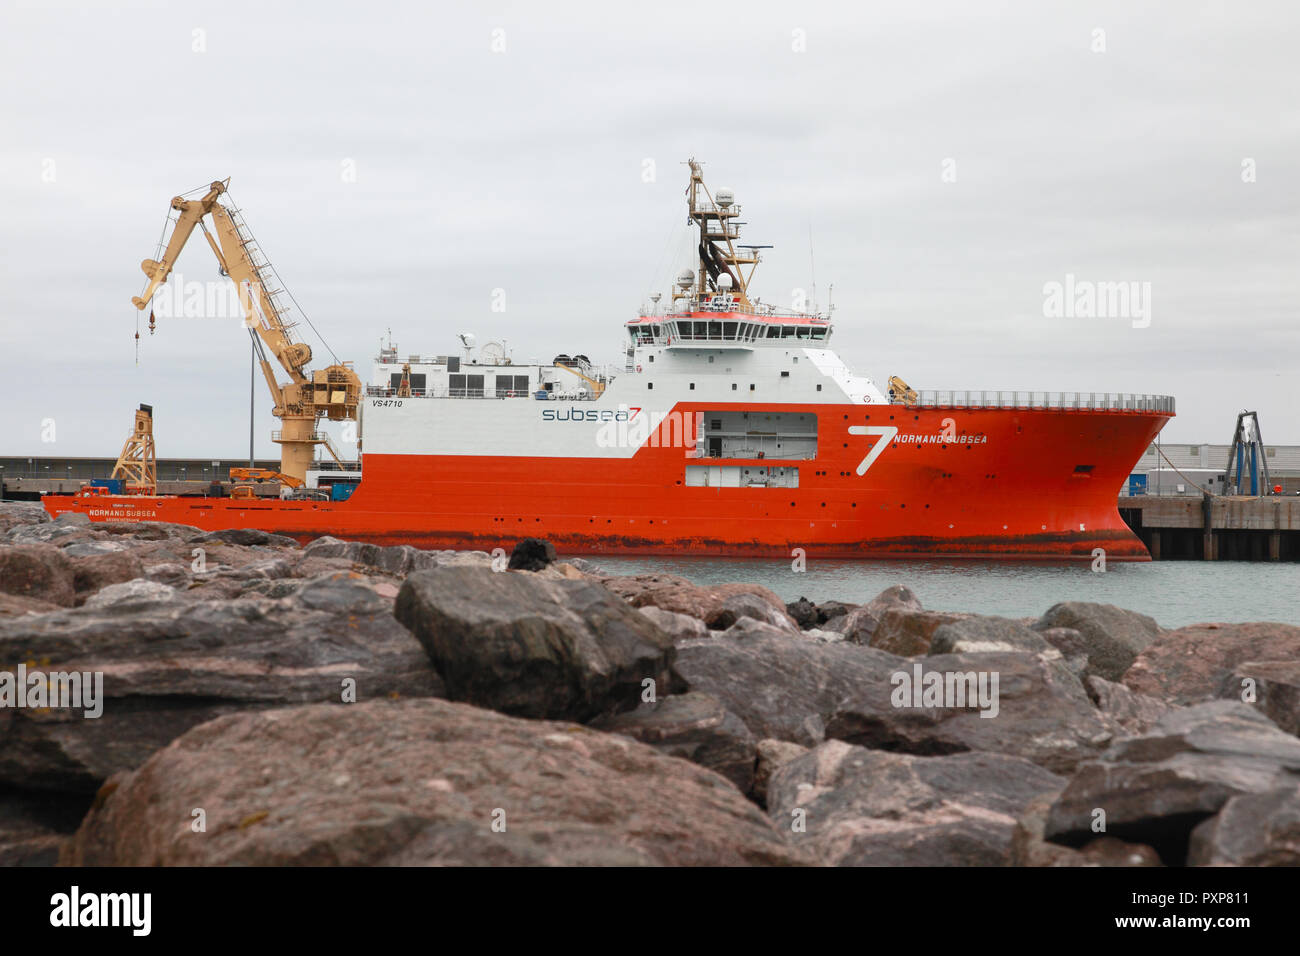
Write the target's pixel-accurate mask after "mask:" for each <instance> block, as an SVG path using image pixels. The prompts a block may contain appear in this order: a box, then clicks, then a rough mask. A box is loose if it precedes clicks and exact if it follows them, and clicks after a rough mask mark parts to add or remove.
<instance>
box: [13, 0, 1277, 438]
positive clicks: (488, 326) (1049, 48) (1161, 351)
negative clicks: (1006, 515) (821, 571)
mask: <svg viewBox="0 0 1300 956" xmlns="http://www.w3.org/2000/svg"><path fill="white" fill-rule="evenodd" d="M459 7H460V8H454V9H453V8H450V7H449V8H447V9H444V8H443V6H442V5H438V4H430V3H411V4H395V3H384V2H371V3H363V4H358V3H352V2H342V3H340V2H314V3H312V4H309V5H294V6H293V7H291V6H290V5H289V4H275V3H238V2H230V0H223V2H220V3H204V4H165V3H119V2H111V0H110V2H102V3H89V2H87V3H63V2H57V0H39V2H18V0H4V3H3V6H2V7H0V77H2V78H3V83H0V133H2V135H0V223H2V225H0V236H2V237H3V243H2V244H0V320H2V322H3V332H2V333H0V368H3V369H4V372H5V375H4V379H5V390H4V391H5V402H4V411H3V414H2V415H0V454H3V455H15V454H36V455H104V456H114V455H116V454H117V452H118V451H119V449H120V447H121V443H122V441H123V439H124V438H125V437H126V434H127V432H128V430H129V428H130V423H131V412H132V409H133V408H134V407H135V405H136V404H137V403H139V402H141V401H145V402H150V403H152V404H153V405H154V406H155V410H156V411H155V421H156V428H155V431H156V436H157V440H158V449H159V453H160V454H161V455H162V456H164V457H177V456H196V457H202V456H208V455H211V456H214V457H216V456H223V457H224V456H230V457H234V456H238V455H241V454H244V453H246V451H247V443H248V439H247V435H248V418H247V415H248V391H249V384H248V371H249V369H248V359H249V344H248V339H247V335H246V333H245V332H244V331H243V329H242V328H240V326H239V325H238V323H237V322H235V321H233V320H230V319H220V318H208V319H202V318H190V319H186V318H177V319H173V320H169V321H166V322H164V321H162V320H161V319H160V320H159V321H160V324H159V328H158V331H157V334H155V335H153V336H152V337H151V336H149V334H148V332H147V331H142V339H141V343H140V358H139V364H138V365H137V364H136V357H135V340H134V338H133V336H134V333H135V331H136V327H137V319H138V318H140V316H139V314H138V313H137V312H136V310H135V309H134V308H133V307H132V305H131V303H130V298H131V296H133V295H136V294H138V293H139V291H140V288H141V285H142V284H143V281H144V280H143V275H142V274H141V272H140V269H139V262H140V260H141V259H144V258H146V257H151V256H153V254H154V247H155V243H156V242H157V238H158V234H159V231H160V229H161V227H162V224H163V220H164V216H165V214H166V212H167V204H168V201H169V200H170V198H171V197H172V196H174V195H176V194H177V193H180V192H183V191H185V190H188V189H191V188H193V187H196V186H199V185H200V184H203V183H206V182H210V181H211V180H213V179H218V178H225V177H227V176H229V177H231V193H232V195H233V196H234V197H235V198H236V199H237V200H238V202H239V204H240V205H241V206H242V207H243V210H244V212H245V215H246V217H247V220H248V222H249V224H250V226H251V227H252V228H253V230H254V231H255V232H256V234H257V236H258V238H259V239H260V241H261V243H262V245H263V248H264V249H265V251H266V252H267V253H268V254H269V256H270V258H271V260H272V262H274V263H275V265H276V266H277V268H278V270H279V272H280V274H281V276H282V277H283V278H284V279H285V281H286V282H287V284H288V287H289V289H290V290H291V291H292V292H293V294H294V296H295V297H296V298H297V300H298V302H299V303H300V304H301V305H302V306H303V307H304V308H305V309H306V311H307V314H308V315H309V316H310V318H311V320H312V321H313V322H314V324H315V326H316V328H317V329H319V330H320V331H321V332H322V334H323V335H324V336H325V339H326V340H327V342H328V343H329V345H330V346H331V347H332V349H333V351H334V352H335V353H336V354H338V355H339V356H340V357H341V358H344V359H350V360H353V361H355V362H356V364H357V367H358V369H359V370H360V371H361V372H362V374H363V377H365V378H367V379H368V378H369V376H370V368H369V367H370V363H371V362H372V360H373V358H374V356H375V353H376V351H377V348H378V345H379V342H380V340H381V338H382V337H384V336H385V335H386V334H387V330H388V329H391V330H392V336H393V339H394V340H395V341H396V342H397V344H398V346H399V348H400V349H401V351H402V353H403V354H405V353H410V352H417V353H444V354H445V353H455V352H456V351H457V349H456V344H455V334H456V333H457V332H459V331H473V332H474V333H475V334H476V335H477V337H478V339H479V341H480V342H485V341H488V340H491V339H505V340H507V341H508V343H509V345H510V347H511V348H512V349H513V351H514V355H515V357H516V358H517V359H527V358H529V357H532V356H536V357H541V358H543V359H549V358H550V357H552V356H553V355H555V354H557V353H559V352H566V353H576V352H582V353H585V354H587V355H589V356H591V357H592V358H593V359H594V360H597V361H615V360H616V359H617V358H618V347H619V344H620V342H621V335H622V330H621V325H622V323H623V322H625V321H626V320H627V319H629V318H631V317H633V316H634V314H635V310H636V308H637V306H638V304H639V303H640V302H641V301H642V300H643V299H644V298H645V296H646V295H647V293H648V292H649V291H651V290H654V289H659V290H664V289H666V288H667V286H668V282H669V281H670V278H671V276H672V275H673V274H674V273H675V271H676V270H677V269H679V268H681V267H682V266H684V265H690V264H692V263H690V262H687V261H681V260H680V259H674V258H673V256H672V255H671V254H668V255H666V254H665V253H666V251H667V252H668V253H672V252H674V251H681V250H682V249H683V242H682V239H683V235H684V228H683V226H684V218H685V207H684V204H683V189H684V186H685V182H686V173H685V167H683V166H682V165H680V163H681V161H683V160H685V159H686V158H687V157H688V156H691V155H694V156H697V157H699V158H701V159H703V160H705V161H706V163H707V165H706V167H705V174H706V178H707V180H708V181H709V183H710V185H711V187H712V188H714V189H716V188H717V187H719V186H729V187H731V188H732V189H733V190H734V191H735V193H736V197H737V200H738V201H739V202H740V203H741V204H742V205H743V206H744V216H743V218H744V220H745V221H746V222H747V223H748V224H749V225H748V226H747V227H746V229H745V231H744V233H743V235H744V237H745V238H746V239H747V240H748V241H750V242H755V243H770V244H772V245H774V246H775V248H774V249H771V250H768V251H767V253H766V260H765V261H764V263H763V264H762V265H760V266H759V269H758V273H757V275H756V276H755V280H754V286H753V289H752V291H753V293H755V294H757V295H759V296H761V297H762V298H763V299H764V300H765V301H772V302H778V303H784V304H788V303H789V301H790V297H791V294H792V290H794V289H796V288H810V287H811V284H812V281H813V270H814V263H815V279H816V284H817V291H818V298H819V299H820V300H821V301H822V303H823V304H825V302H826V300H827V297H828V296H827V290H828V289H829V287H830V285H831V283H834V302H835V306H836V311H835V319H836V323H837V324H836V331H835V336H834V341H833V345H834V347H835V348H836V349H837V350H838V352H839V353H840V355H841V356H842V357H843V358H844V360H845V361H846V362H847V363H848V364H849V365H850V366H851V367H854V368H855V369H858V370H860V371H862V372H865V373H867V374H869V375H871V376H873V377H874V378H876V379H877V381H883V380H884V379H885V378H886V377H888V376H889V375H891V374H897V375H901V376H902V377H903V378H904V379H906V380H907V381H908V382H910V383H911V384H912V385H913V386H915V387H939V388H944V387H957V388H1004V389H1008V388H1020V389H1039V390H1084V391H1094V390H1095V391H1135V392H1156V393H1167V394H1172V395H1174V396H1176V398H1177V401H1178V412H1179V417H1178V418H1177V419H1176V420H1175V421H1174V422H1173V423H1172V424H1171V425H1170V426H1169V427H1168V428H1167V429H1166V431H1165V438H1166V440H1168V441H1180V442H1189V443H1190V442H1226V441H1227V440H1228V439H1229V438H1230V437H1231V431H1232V426H1233V423H1234V418H1235V414H1236V412H1237V411H1239V410H1240V409H1242V408H1251V409H1258V410H1259V412H1260V419H1261V424H1262V427H1263V432H1264V437H1265V438H1266V440H1268V441H1269V443H1270V444H1272V443H1300V421H1297V417H1296V414H1295V410H1296V406H1297V405H1298V404H1300V403H1297V401H1296V396H1295V392H1296V386H1297V361H1298V359H1300V325H1298V323H1297V303H1298V302H1300V280H1298V278H1297V276H1298V274H1300V273H1298V269H1300V219H1298V218H1297V212H1300V209H1298V208H1297V207H1298V205H1300V203H1298V201H1297V200H1298V198H1300V190H1298V189H1297V185H1296V177H1297V172H1298V171H1300V109H1298V107H1297V95H1298V94H1300V82H1298V80H1300V55H1298V54H1297V50H1298V49H1300V8H1297V6H1296V5H1295V4H1294V3H1285V2H1276V3H1272V2H1247V3H1218V2H1203V3H1198V2H1176V3H1175V2H1170V3H1164V4H1155V3H1135V2H1132V0H1125V2H1117V3H1072V4H1044V3H1041V2H1025V3H979V2H961V3H952V4H932V3H920V2H915V3H914V2H902V3H890V4H883V3H859V4H850V3H847V2H845V3H837V4H828V5H818V4H814V3H808V2H802V0H801V2H798V3H794V2H789V3H776V4H764V3H745V4H737V5H734V6H725V7H724V6H723V5H721V4H702V3H689V4H683V5H676V4H672V3H661V2H656V3H646V4H635V5H619V4H609V3H597V4H591V5H570V4H560V3H555V2H548V0H544V2H536V3H531V4H523V3H521V4H505V3H497V4H490V5H486V4H485V5H473V4H467V5H459ZM466 7H468V8H475V7H477V9H468V10H467V9H464V8H466ZM1049 7H1050V9H1048V8H1049ZM196 31H200V32H197V33H196ZM1099 31H1102V32H1099ZM648 170H649V171H650V172H648ZM651 172H652V173H653V175H651ZM353 173H354V175H353ZM647 179H649V180H650V181H647ZM1252 179H1253V181H1249V180H1252ZM810 233H811V237H812V241H811V247H812V253H813V254H812V255H810V238H809V237H810ZM215 268H216V267H215V262H214V260H213V258H212V256H211V253H210V251H209V250H208V249H207V248H206V244H205V243H203V242H202V241H201V239H199V238H198V237H197V236H196V238H195V241H193V243H192V245H191V246H190V248H189V249H188V250H187V251H186V253H185V254H184V255H183V256H182V257H181V260H180V264H179V267H178V272H179V273H181V274H182V275H183V276H184V277H185V278H186V280H196V281H203V282H207V281H211V280H214V279H217V278H218V277H216V275H215ZM1067 275H1073V276H1074V277H1075V281H1076V282H1129V281H1131V282H1136V283H1139V286H1138V288H1139V289H1141V288H1142V285H1141V284H1143V283H1149V289H1150V302H1149V307H1150V314H1149V316H1147V317H1146V318H1149V324H1147V323H1146V319H1144V318H1143V317H1142V316H1137V317H1106V318H1103V317H1092V318H1088V317H1081V316H1077V315H1076V316H1073V317H1070V316H1060V317H1056V316H1048V315H1045V314H1044V313H1045V308H1044V303H1045V294H1044V286H1045V284H1047V283H1052V282H1060V283H1062V284H1063V283H1064V282H1065V281H1066V277H1067ZM496 289H501V290H504V293H505V296H504V302H505V311H503V312H494V311H493V309H492V306H493V301H494V300H493V292H494V290H496ZM498 301H500V300H499V299H498ZM1143 326H1145V327H1143ZM141 328H142V330H143V329H144V326H143V323H142V324H141ZM308 340H309V342H310V343H311V344H312V345H313V347H314V348H315V349H316V351H317V355H318V362H317V367H319V366H320V365H323V364H325V363H324V362H320V361H319V359H320V358H327V356H328V353H327V352H326V351H325V350H324V349H323V348H321V347H320V345H319V342H318V341H317V340H316V339H314V338H309V339H308ZM257 403H258V420H257V423H256V429H257V445H258V454H259V455H261V456H267V457H273V456H275V454H276V448H275V446H274V445H272V444H271V442H270V440H269V433H270V430H271V428H273V427H274V422H273V420H272V419H271V417H270V415H269V409H268V404H269V403H268V401H267V395H266V392H265V388H264V386H263V385H261V383H260V382H259V385H258V389H257ZM50 418H52V419H54V421H55V423H56V436H57V440H56V442H54V443H53V444H49V443H43V442H42V440H41V437H42V421H43V420H44V419H50Z"/></svg>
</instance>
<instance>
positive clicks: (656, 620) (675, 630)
mask: <svg viewBox="0 0 1300 956" xmlns="http://www.w3.org/2000/svg"><path fill="white" fill-rule="evenodd" d="M638 610H639V611H640V612H641V613H642V614H644V615H645V616H646V617H648V618H649V619H650V621H651V622H652V623H653V624H654V625H655V627H657V628H659V630H661V631H663V632H664V633H665V634H667V635H668V636H669V637H671V638H672V639H673V643H677V642H678V641H688V640H691V639H693V638H701V637H708V636H709V635H710V633H711V632H710V631H709V628H708V626H707V625H705V623H704V622H703V621H701V620H700V619H699V618H698V617H691V616H690V615H689V614H678V613H677V612H676V611H665V610H664V609H663V608H661V607H655V606H654V605H653V604H647V605H646V606H645V607H643V608H638Z"/></svg>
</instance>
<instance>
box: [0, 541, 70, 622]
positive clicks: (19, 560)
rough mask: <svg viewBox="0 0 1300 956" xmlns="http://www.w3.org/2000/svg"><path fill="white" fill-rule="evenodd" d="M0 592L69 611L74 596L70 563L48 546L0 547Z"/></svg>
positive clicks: (22, 545) (55, 549) (64, 556)
mask: <svg viewBox="0 0 1300 956" xmlns="http://www.w3.org/2000/svg"><path fill="white" fill-rule="evenodd" d="M50 527H52V525H51V526H50ZM0 591H4V592H5V593H6V594H14V595H17V596H18V597H27V598H35V599H36V600H38V601H48V602H49V603H51V604H57V605H59V606H61V607H71V606H72V605H73V603H74V602H75V600H76V594H77V591H76V579H75V576H74V574H73V569H72V562H70V561H69V560H68V558H67V555H65V554H64V553H63V552H62V551H60V550H59V549H58V548H57V547H55V546H54V545H50V544H39V543H38V544H20V545H15V546H13V547H0Z"/></svg>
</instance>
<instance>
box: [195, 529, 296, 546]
mask: <svg viewBox="0 0 1300 956" xmlns="http://www.w3.org/2000/svg"><path fill="white" fill-rule="evenodd" d="M190 540H191V543H193V544H196V545H200V546H202V545H205V544H213V543H218V542H220V543H223V544H237V545H242V546H244V547H248V546H250V545H269V546H271V547H276V548H290V549H295V548H298V547H299V544H298V542H297V541H295V540H294V539H293V538H290V537H288V536H286V535H282V534H272V533H271V532H269V531H262V530H261V529H259V528H229V529H226V530H222V531H209V532H207V533H204V534H200V535H198V536H197V537H194V538H192V539H190Z"/></svg>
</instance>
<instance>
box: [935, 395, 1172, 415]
mask: <svg viewBox="0 0 1300 956" xmlns="http://www.w3.org/2000/svg"><path fill="white" fill-rule="evenodd" d="M917 405H918V406H919V407H922V408H1059V409H1065V410H1075V409H1080V410H1082V409H1090V410H1094V411H1111V412H1168V413H1169V414H1171V415H1172V414H1173V413H1174V398H1173V396H1172V395H1146V394H1136V393H1132V392H1021V391H992V390H983V391H979V390H975V389H964V390H963V389H947V390H945V389H921V390H918V391H917Z"/></svg>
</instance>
